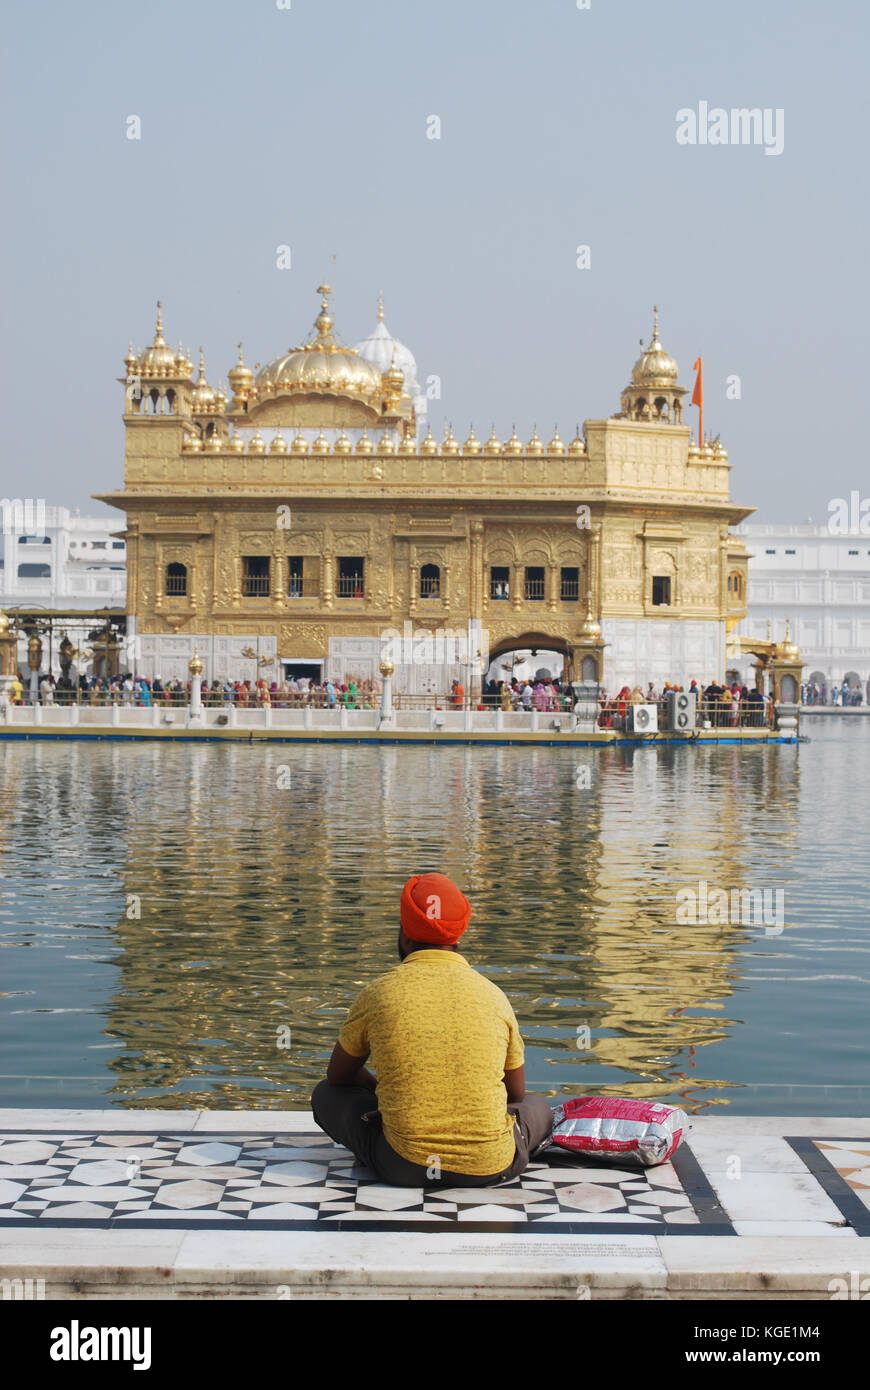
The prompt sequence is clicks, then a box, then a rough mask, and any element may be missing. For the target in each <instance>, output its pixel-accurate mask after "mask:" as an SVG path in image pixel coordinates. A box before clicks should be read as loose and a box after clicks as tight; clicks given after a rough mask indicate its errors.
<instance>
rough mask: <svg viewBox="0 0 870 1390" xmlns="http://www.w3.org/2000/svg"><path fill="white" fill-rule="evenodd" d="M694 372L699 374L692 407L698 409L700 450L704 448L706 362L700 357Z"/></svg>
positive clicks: (696, 361)
mask: <svg viewBox="0 0 870 1390" xmlns="http://www.w3.org/2000/svg"><path fill="white" fill-rule="evenodd" d="M693 370H694V371H696V372H697V373H698V375H697V377H696V378H695V389H694V391H693V392H692V405H696V406H697V407H698V448H699V449H703V447H704V361H703V358H701V357H698V358H696V360H695V365H694V368H693Z"/></svg>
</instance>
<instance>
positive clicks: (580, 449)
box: [568, 425, 586, 458]
mask: <svg viewBox="0 0 870 1390" xmlns="http://www.w3.org/2000/svg"><path fill="white" fill-rule="evenodd" d="M568 453H569V454H570V455H571V457H572V458H579V456H580V455H581V454H585V453H586V440H585V439H584V438H583V436H582V434H581V433H580V426H579V425H578V426H577V433H576V434H575V435H574V438H573V439H572V440H571V443H570V444H569V445H568Z"/></svg>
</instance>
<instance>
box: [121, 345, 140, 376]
mask: <svg viewBox="0 0 870 1390" xmlns="http://www.w3.org/2000/svg"><path fill="white" fill-rule="evenodd" d="M138 364H139V358H138V357H137V356H136V354H135V352H134V351H133V340H132V338H131V339H130V346H129V347H128V348H127V356H126V357H125V358H124V366H125V367H126V368H127V375H128V376H133V375H134V373H135V370H136V367H137V366H138Z"/></svg>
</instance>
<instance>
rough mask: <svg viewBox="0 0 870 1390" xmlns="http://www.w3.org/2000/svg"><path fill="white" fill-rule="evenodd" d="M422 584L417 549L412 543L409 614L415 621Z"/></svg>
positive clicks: (409, 572) (409, 565)
mask: <svg viewBox="0 0 870 1390" xmlns="http://www.w3.org/2000/svg"><path fill="white" fill-rule="evenodd" d="M419 582H420V571H419V568H418V566H417V547H416V546H415V545H414V542H413V541H411V543H410V545H409V546H408V612H409V613H410V614H411V618H412V619H413V617H414V614H415V613H416V611H417V593H418V585H419Z"/></svg>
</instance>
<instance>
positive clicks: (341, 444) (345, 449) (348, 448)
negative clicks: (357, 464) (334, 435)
mask: <svg viewBox="0 0 870 1390" xmlns="http://www.w3.org/2000/svg"><path fill="white" fill-rule="evenodd" d="M352 450H353V444H352V443H351V441H350V440H349V439H348V437H347V435H346V434H345V432H344V430H342V432H341V434H340V435H339V436H338V439H336V441H335V443H334V444H333V446H332V452H333V453H334V454H349V453H351V452H352Z"/></svg>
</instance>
